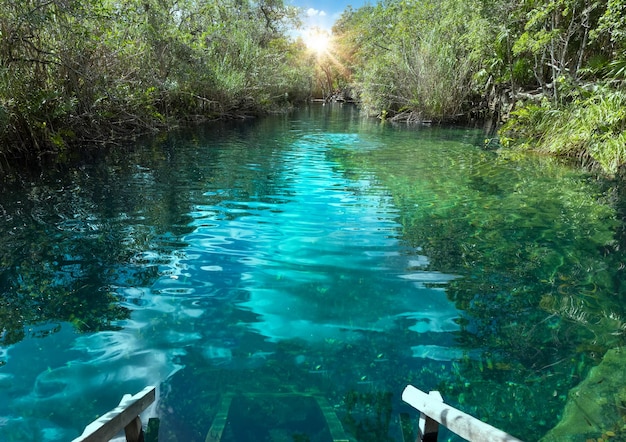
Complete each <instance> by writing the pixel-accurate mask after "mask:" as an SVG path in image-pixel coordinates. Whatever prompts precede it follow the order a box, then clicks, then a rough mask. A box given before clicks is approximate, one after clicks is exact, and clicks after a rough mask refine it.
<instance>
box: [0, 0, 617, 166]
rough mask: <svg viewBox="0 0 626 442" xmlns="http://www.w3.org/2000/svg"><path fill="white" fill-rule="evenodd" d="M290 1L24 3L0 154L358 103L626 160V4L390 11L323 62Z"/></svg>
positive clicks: (0, 43) (347, 31) (450, 5)
mask: <svg viewBox="0 0 626 442" xmlns="http://www.w3.org/2000/svg"><path fill="white" fill-rule="evenodd" d="M299 14H301V11H299V10H298V9H297V8H295V7H293V6H289V5H288V4H287V3H286V2H282V1H271V2H270V1H261V2H243V3H242V2H235V1H234V0H233V1H226V2H220V3H219V4H205V3H203V2H196V1H194V0H177V1H174V0H163V1H157V0H142V1H139V0H131V1H129V2H124V3H123V4H121V3H119V2H114V1H112V0H89V1H86V2H80V4H79V3H78V2H62V1H60V0H49V1H43V0H28V1H23V2H22V1H20V2H18V1H15V0H11V1H8V2H5V3H3V5H2V6H0V17H1V18H0V65H1V66H2V68H1V69H0V142H1V145H2V148H1V150H0V153H1V154H2V156H3V157H4V158H5V159H8V158H11V157H14V156H23V155H31V154H34V155H35V156H40V155H42V154H46V153H52V154H55V153H59V152H63V151H65V150H67V149H71V148H73V147H72V146H74V145H78V144H84V143H97V144H101V143H109V142H111V141H114V140H118V139H123V138H132V137H133V136H136V135H138V134H143V133H146V132H151V131H158V130H164V129H168V128H170V127H173V126H176V125H180V124H186V123H190V122H198V121H203V120H213V119H224V118H242V117H249V116H259V115H264V114H267V113H270V112H283V111H285V110H287V109H289V108H292V107H294V106H298V105H300V104H302V103H305V102H306V101H307V100H310V99H311V98H322V99H331V98H332V97H337V96H344V95H345V94H346V93H349V96H350V98H354V99H355V101H357V102H358V105H359V106H360V108H361V109H362V111H363V113H364V114H365V115H367V116H372V117H378V118H381V119H388V120H393V121H406V122H411V121H413V122H425V121H428V122H447V121H451V120H458V119H471V120H485V121H491V122H492V125H493V126H494V127H498V128H499V132H498V135H499V139H500V142H501V145H502V146H503V147H505V148H515V149H528V150H533V151H537V152H541V153H545V154H549V155H554V156H558V157H565V158H569V159H573V160H575V161H576V162H577V163H578V164H579V165H581V166H583V167H590V168H595V170H596V171H599V172H600V173H602V174H606V175H609V176H614V175H616V174H619V173H620V171H621V170H622V169H623V168H624V167H623V166H624V164H626V137H625V136H624V129H625V126H626V111H625V110H624V109H625V106H624V105H625V104H626V92H625V91H624V84H625V83H624V82H625V80H626V2H622V1H618V0H605V1H594V2H591V1H588V0H558V1H557V0H542V1H540V2H522V4H519V2H513V1H512V0H470V1H461V0H443V1H435V0H426V1H416V0H392V1H386V2H380V3H377V4H375V5H366V6H363V7H360V8H358V9H353V8H351V7H348V8H347V9H346V10H345V11H344V12H343V14H342V16H341V17H340V18H339V20H338V21H337V22H336V23H335V25H334V27H333V30H332V35H331V36H330V37H331V38H330V43H329V46H328V47H327V48H324V49H323V50H317V51H312V50H310V48H307V45H306V42H305V41H303V39H302V38H301V37H293V35H292V34H291V32H292V30H293V29H296V28H298V27H299V26H300V25H301V22H300V17H299Z"/></svg>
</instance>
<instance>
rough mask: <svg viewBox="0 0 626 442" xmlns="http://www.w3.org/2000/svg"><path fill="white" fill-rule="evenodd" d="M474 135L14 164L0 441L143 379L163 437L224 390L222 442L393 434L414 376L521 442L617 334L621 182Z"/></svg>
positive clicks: (256, 127)
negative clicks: (328, 420) (153, 395)
mask: <svg viewBox="0 0 626 442" xmlns="http://www.w3.org/2000/svg"><path fill="white" fill-rule="evenodd" d="M483 137H484V136H483V134H482V133H481V132H480V131H479V130H474V129H463V128H460V129H459V128H456V129H455V128H438V127H393V126H390V125H385V124H381V123H379V122H376V121H368V120H364V119H362V118H361V117H360V116H359V115H358V112H357V111H356V110H355V109H354V108H353V107H348V106H345V107H342V106H324V107H322V106H312V107H310V108H307V109H303V110H301V111H299V112H297V113H295V114H293V115H290V116H277V117H272V118H267V119H263V120H259V121H247V122H238V123H228V124H223V123H219V124H211V125H207V126H205V127H202V128H197V129H196V130H194V131H186V132H177V133H170V134H164V135H162V136H160V137H156V138H153V139H148V140H143V141H142V142H138V143H137V145H134V146H131V147H123V148H122V147H120V148H118V149H114V150H112V151H110V152H95V153H88V152H86V153H83V157H80V158H69V159H67V160H66V161H65V162H63V163H59V164H56V165H54V166H47V167H43V168H42V169H37V170H36V171H34V169H33V168H32V167H31V168H30V169H27V168H20V167H14V168H11V169H8V168H6V170H5V171H4V177H3V178H4V179H3V182H2V193H1V195H0V230H1V232H2V234H1V235H0V236H1V238H2V239H1V241H2V251H1V252H0V253H1V255H0V256H1V258H2V261H1V262H0V296H1V298H0V344H1V347H0V364H1V365H0V440H3V441H60V440H71V439H72V438H74V437H76V436H77V435H79V434H80V433H81V431H82V429H83V428H84V426H85V425H86V424H87V423H89V422H90V421H92V420H93V419H95V418H96V417H97V416H98V415H100V414H102V413H103V412H105V411H107V410H109V409H111V408H113V407H114V406H115V405H116V404H117V403H118V402H119V399H120V398H121V396H122V395H123V394H125V393H135V392H138V391H140V390H141V389H143V388H144V387H145V386H146V385H157V386H158V387H159V400H158V403H157V405H156V406H154V407H152V409H151V410H150V412H151V413H152V415H158V416H159V417H160V432H159V440H161V441H182V440H185V441H195V440H197V441H204V440H205V437H206V435H207V433H208V430H209V428H210V427H211V423H212V420H213V418H214V417H215V415H216V413H217V412H218V411H219V410H220V407H223V404H224V400H225V398H231V399H232V405H231V410H230V411H231V421H230V423H229V426H227V428H226V429H225V432H224V434H223V440H233V441H234V440H237V441H247V440H257V441H264V440H267V441H270V440H274V441H282V440H302V441H304V440H311V441H321V440H328V439H329V438H330V433H329V430H328V429H327V428H325V427H324V425H323V418H322V417H320V414H319V410H318V411H316V410H317V405H316V404H326V407H327V410H332V412H333V413H334V414H336V415H337V417H338V418H339V419H340V421H341V425H342V430H343V432H344V434H345V436H346V437H348V438H350V439H351V440H359V441H385V440H389V441H399V440H402V434H401V433H402V431H404V432H405V436H406V435H407V434H408V433H409V432H410V431H412V428H411V425H410V422H411V420H412V422H413V423H414V422H415V416H416V413H415V411H414V410H412V409H411V408H410V407H408V406H406V405H405V404H403V403H402V401H401V399H400V395H401V392H402V390H403V388H404V387H405V386H406V385H407V384H409V383H410V384H413V385H415V386H416V387H418V388H420V389H422V390H426V391H428V390H435V389H436V390H439V391H440V392H441V393H442V395H443V397H444V398H445V400H446V402H449V403H451V404H452V405H454V406H457V407H459V408H461V409H462V410H464V411H466V412H468V413H470V414H473V415H475V416H477V417H479V418H481V419H484V420H486V421H488V422H489V423H491V424H493V425H495V426H497V427H500V428H502V429H503V430H505V431H508V432H510V433H512V434H514V435H516V436H518V437H520V438H523V439H525V440H538V439H539V438H540V437H542V435H543V434H545V433H546V432H547V431H548V430H550V429H551V428H552V427H554V426H555V425H556V424H557V422H558V421H559V419H560V417H561V415H562V413H563V408H564V406H565V403H566V401H567V397H568V392H569V390H570V389H571V388H572V387H574V386H576V385H577V384H578V383H579V382H581V380H583V379H584V378H585V376H586V375H587V373H588V372H589V369H590V368H591V367H593V366H594V365H597V364H598V363H600V361H601V358H602V356H603V354H604V353H605V352H606V351H607V350H608V349H610V348H615V347H618V346H620V345H623V333H624V323H623V322H622V319H621V318H622V317H623V314H624V307H623V305H624V302H623V300H624V292H623V290H624V289H623V288H622V287H621V285H620V281H621V280H622V277H623V267H624V266H623V265H622V264H621V262H622V261H624V256H623V254H622V253H621V251H620V250H621V248H620V245H621V244H622V242H623V238H622V237H621V235H622V233H621V232H622V224H621V223H620V222H619V218H620V215H619V204H618V202H619V201H618V202H617V203H616V198H617V199H619V197H620V192H619V189H618V188H617V187H615V186H613V185H612V184H611V183H608V184H607V183H602V182H599V181H596V180H594V179H592V178H591V177H589V176H587V175H585V174H583V173H581V172H580V171H577V170H574V169H571V168H568V167H566V166H563V165H560V164H558V163H556V162H554V161H551V160H549V159H545V158H532V157H523V156H520V157H512V156H509V155H504V154H499V153H496V152H494V151H492V150H489V149H486V148H485V147H484V144H483ZM316 413H317V414H316ZM406 414H408V415H409V417H410V418H411V420H409V421H407V420H403V419H402V418H401V416H402V415H406ZM320 422H321V423H320ZM407 422H408V424H407ZM593 431H600V430H598V429H593ZM593 431H592V433H593ZM590 434H591V433H590ZM599 436H600V434H598V437H599ZM446 437H450V438H454V436H452V435H449V434H448V435H446Z"/></svg>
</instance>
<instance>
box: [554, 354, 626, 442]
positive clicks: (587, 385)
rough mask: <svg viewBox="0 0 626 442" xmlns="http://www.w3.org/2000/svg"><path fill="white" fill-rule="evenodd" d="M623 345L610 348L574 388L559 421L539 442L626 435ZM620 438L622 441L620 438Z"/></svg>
mask: <svg viewBox="0 0 626 442" xmlns="http://www.w3.org/2000/svg"><path fill="white" fill-rule="evenodd" d="M625 366H626V348H616V349H612V350H609V351H608V352H607V353H606V355H604V358H603V359H602V362H600V364H599V365H598V366H597V367H594V368H592V369H591V371H590V372H589V375H588V376H587V378H586V379H585V380H584V381H583V382H581V383H580V384H579V385H577V386H576V387H575V388H573V389H572V390H571V391H570V393H569V395H568V399H567V403H566V405H565V410H564V412H563V417H562V418H561V421H560V422H559V423H558V424H557V426H556V427H554V428H553V429H552V430H550V431H549V432H548V434H546V435H545V436H544V437H543V439H542V442H553V441H554V442H556V441H559V442H562V441H586V440H589V439H592V440H594V441H595V440H600V438H601V439H603V440H608V438H613V437H615V436H618V435H619V436H621V437H624V436H626V421H625V420H624V419H625V418H626V370H624V367H625ZM621 437H620V438H619V440H624V439H622V438H621Z"/></svg>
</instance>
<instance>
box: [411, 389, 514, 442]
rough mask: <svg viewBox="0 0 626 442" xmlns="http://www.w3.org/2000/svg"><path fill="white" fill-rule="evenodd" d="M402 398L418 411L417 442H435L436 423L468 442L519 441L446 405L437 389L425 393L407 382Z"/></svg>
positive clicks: (437, 425) (437, 426)
mask: <svg viewBox="0 0 626 442" xmlns="http://www.w3.org/2000/svg"><path fill="white" fill-rule="evenodd" d="M402 400H403V401H404V402H406V403H407V404H409V405H411V406H412V407H413V408H415V409H416V410H417V411H419V412H420V419H419V430H418V436H417V441H419V442H434V441H436V440H437V436H438V433H439V424H441V425H443V426H445V427H447V428H448V429H449V430H450V431H452V432H454V433H456V434H458V435H459V436H461V437H462V438H464V439H467V440H468V441H470V442H484V441H489V442H521V441H520V439H517V438H516V437H514V436H511V435H510V434H507V433H505V432H504V431H502V430H499V429H497V428H495V427H492V426H491V425H489V424H486V423H485V422H483V421H481V420H478V419H476V418H475V417H473V416H470V415H469V414H466V413H463V412H462V411H460V410H457V409H456V408H453V407H451V406H450V405H446V404H445V403H444V402H443V398H442V397H441V394H439V392H438V391H431V392H430V393H428V394H427V393H424V392H423V391H421V390H418V389H417V388H415V387H413V386H412V385H407V387H406V388H405V389H404V391H403V392H402Z"/></svg>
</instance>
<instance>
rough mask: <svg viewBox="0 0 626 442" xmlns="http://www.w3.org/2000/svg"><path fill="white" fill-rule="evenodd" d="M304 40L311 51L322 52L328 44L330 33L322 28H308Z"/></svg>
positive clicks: (326, 49)
mask: <svg viewBox="0 0 626 442" xmlns="http://www.w3.org/2000/svg"><path fill="white" fill-rule="evenodd" d="M304 42H305V43H306V45H307V47H308V48H309V49H310V50H312V51H313V52H315V53H317V54H323V53H324V52H326V51H328V48H329V46H330V34H329V33H328V31H325V30H323V29H309V30H308V31H307V33H306V34H305V36H304Z"/></svg>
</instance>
